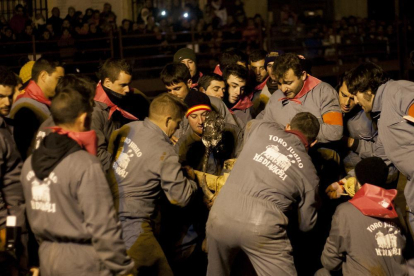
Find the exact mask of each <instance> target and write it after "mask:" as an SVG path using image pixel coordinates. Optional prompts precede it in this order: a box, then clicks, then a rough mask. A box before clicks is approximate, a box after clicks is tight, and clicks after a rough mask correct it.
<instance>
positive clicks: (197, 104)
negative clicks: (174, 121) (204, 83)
mask: <svg viewBox="0 0 414 276" xmlns="http://www.w3.org/2000/svg"><path fill="white" fill-rule="evenodd" d="M184 102H185V104H186V105H187V106H188V110H187V113H186V114H185V116H186V117H188V116H189V115H190V114H191V113H193V112H195V111H198V110H211V103H210V98H209V97H208V96H207V95H206V94H204V93H202V92H198V91H195V90H191V91H190V93H188V94H187V96H186V97H185V99H184Z"/></svg>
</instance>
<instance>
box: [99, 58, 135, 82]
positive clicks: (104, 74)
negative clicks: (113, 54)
mask: <svg viewBox="0 0 414 276" xmlns="http://www.w3.org/2000/svg"><path fill="white" fill-rule="evenodd" d="M121 72H125V74H127V75H132V70H131V65H130V64H129V63H128V62H127V61H126V60H125V59H115V58H110V59H107V60H106V61H105V62H104V63H103V64H102V65H101V67H100V68H99V73H98V74H99V79H100V81H101V82H102V83H103V82H104V81H105V79H106V78H108V79H109V80H110V81H111V82H115V81H116V80H117V79H118V78H119V74H120V73H121Z"/></svg>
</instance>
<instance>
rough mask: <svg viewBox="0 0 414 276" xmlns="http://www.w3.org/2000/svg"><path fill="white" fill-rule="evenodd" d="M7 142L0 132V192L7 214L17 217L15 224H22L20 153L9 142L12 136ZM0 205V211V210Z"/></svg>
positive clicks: (23, 219) (2, 221)
mask: <svg viewBox="0 0 414 276" xmlns="http://www.w3.org/2000/svg"><path fill="white" fill-rule="evenodd" d="M9 140H10V141H9V142H8V141H7V140H6V139H5V137H4V136H3V135H1V134H0V168H1V169H0V179H1V183H2V184H1V186H0V187H1V194H0V199H1V197H3V201H4V204H5V206H4V207H5V209H6V210H7V215H14V216H16V218H17V225H18V226H23V225H24V224H25V223H24V222H25V217H24V208H25V206H24V197H23V188H22V184H21V182H20V173H21V170H22V162H21V158H20V155H19V153H18V151H17V149H16V147H15V145H14V144H10V142H11V141H13V140H12V138H11V137H10V139H9ZM1 207H2V206H1V205H0V212H1ZM5 219H6V217H4V218H3V217H1V218H0V226H1V225H2V224H3V223H5Z"/></svg>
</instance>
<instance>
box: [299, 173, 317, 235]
mask: <svg viewBox="0 0 414 276" xmlns="http://www.w3.org/2000/svg"><path fill="white" fill-rule="evenodd" d="M302 181H309V183H308V184H306V183H305V185H309V184H310V186H311V187H314V188H313V189H310V190H307V191H305V193H304V195H303V196H302V199H301V202H300V204H299V209H298V212H299V214H298V218H299V229H300V230H301V231H303V232H306V231H310V230H312V228H313V227H314V226H315V224H316V219H317V217H318V214H317V208H318V205H319V200H318V186H319V184H318V183H319V178H318V176H317V175H316V172H315V173H310V174H309V176H308V177H307V179H306V180H302Z"/></svg>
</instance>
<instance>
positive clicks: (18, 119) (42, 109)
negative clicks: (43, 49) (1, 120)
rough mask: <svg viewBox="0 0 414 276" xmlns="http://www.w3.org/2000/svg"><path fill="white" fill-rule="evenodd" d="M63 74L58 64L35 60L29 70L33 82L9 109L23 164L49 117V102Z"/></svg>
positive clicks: (48, 60)
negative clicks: (39, 130) (41, 126)
mask: <svg viewBox="0 0 414 276" xmlns="http://www.w3.org/2000/svg"><path fill="white" fill-rule="evenodd" d="M64 74H65V70H64V68H63V67H62V64H61V63H59V62H58V61H54V60H50V59H47V58H41V59H39V60H37V61H36V62H35V63H34V65H33V68H32V80H30V81H29V84H28V85H27V87H26V88H25V89H24V90H23V91H22V93H21V94H20V95H18V96H17V98H16V102H15V103H14V104H13V106H12V109H11V111H10V118H12V119H14V133H13V136H14V139H15V141H16V144H17V148H18V149H19V152H20V154H21V156H22V159H23V160H25V159H26V158H27V156H29V155H30V154H31V152H32V150H33V148H34V143H35V139H34V138H35V135H36V132H37V130H38V129H39V127H40V125H41V124H42V123H43V122H44V121H45V120H46V119H47V118H48V117H49V116H50V111H49V107H50V103H51V102H50V101H51V99H52V98H53V97H54V96H55V88H56V85H57V83H58V81H59V79H60V78H61V77H62V76H63V75H64Z"/></svg>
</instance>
